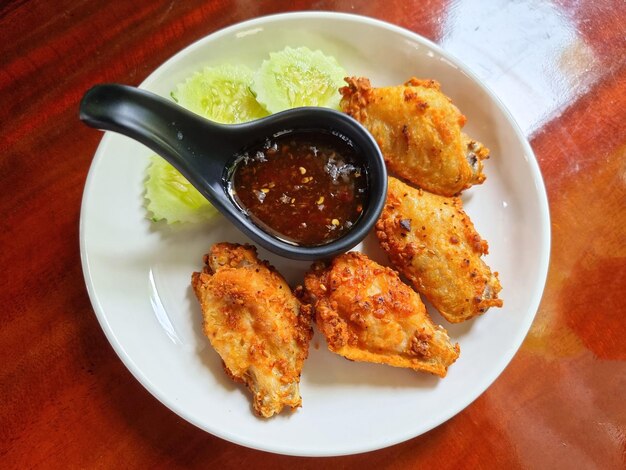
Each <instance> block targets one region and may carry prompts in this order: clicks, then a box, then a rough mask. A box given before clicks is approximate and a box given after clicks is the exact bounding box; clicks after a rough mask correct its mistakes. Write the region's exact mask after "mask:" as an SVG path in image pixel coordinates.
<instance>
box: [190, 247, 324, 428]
mask: <svg viewBox="0 0 626 470" xmlns="http://www.w3.org/2000/svg"><path fill="white" fill-rule="evenodd" d="M204 262H205V263H206V266H205V268H204V272H202V273H193V275H192V279H191V284H192V286H193V289H194V291H195V293H196V296H197V297H198V300H199V301H200V305H201V307H202V314H203V316H204V333H205V335H206V336H207V337H208V338H209V340H210V342H211V345H212V346H213V347H214V348H215V350H216V351H217V353H218V354H219V355H220V357H221V358H222V360H223V362H224V370H225V371H226V373H227V374H228V375H229V376H230V377H231V378H232V379H233V380H235V381H240V382H244V383H245V384H246V385H247V386H248V388H249V389H250V391H251V392H252V395H253V409H254V411H255V412H256V413H257V414H258V415H260V416H263V417H266V418H268V417H270V416H272V415H274V414H276V413H280V411H281V410H282V409H283V407H284V406H290V407H291V408H292V409H295V408H297V407H299V406H300V405H301V403H302V399H301V397H300V391H299V386H298V384H299V382H300V373H301V371H302V365H303V362H304V360H305V359H306V357H307V355H308V351H309V341H310V339H311V335H312V328H311V322H312V320H311V314H310V308H309V307H306V306H305V307H303V306H302V305H301V304H300V301H299V300H298V299H297V298H296V297H295V296H294V295H293V293H292V292H291V289H290V288H289V286H288V285H287V283H286V282H285V280H284V279H283V277H282V276H281V275H280V274H279V273H278V272H277V271H276V270H275V269H274V268H273V267H272V266H270V265H269V264H268V263H267V262H265V261H260V260H259V259H258V258H257V254H256V248H254V247H253V246H249V245H235V244H230V243H218V244H216V245H213V247H212V248H211V251H210V252H209V253H208V254H207V255H205V257H204Z"/></svg>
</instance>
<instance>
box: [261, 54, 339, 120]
mask: <svg viewBox="0 0 626 470" xmlns="http://www.w3.org/2000/svg"><path fill="white" fill-rule="evenodd" d="M345 76H346V72H345V70H344V69H343V68H342V67H341V66H340V65H339V64H338V63H337V60H335V58H334V57H331V56H327V55H324V54H323V53H322V52H321V51H311V50H310V49H308V48H306V47H298V48H296V49H292V48H291V47H286V48H285V49H283V50H282V51H280V52H273V53H270V58H269V59H268V60H265V61H264V62H263V64H261V68H260V69H259V70H258V71H257V72H256V73H255V74H254V80H253V82H252V87H251V88H252V91H253V92H254V94H255V95H256V99H257V101H258V102H259V103H261V104H262V105H263V106H265V108H266V109H267V110H268V111H269V112H270V113H277V112H279V111H283V110H285V109H290V108H296V107H300V106H324V107H328V108H338V107H339V101H340V99H341V96H340V95H339V92H338V89H339V88H340V87H341V86H343V85H345V83H344V82H343V78H344V77H345Z"/></svg>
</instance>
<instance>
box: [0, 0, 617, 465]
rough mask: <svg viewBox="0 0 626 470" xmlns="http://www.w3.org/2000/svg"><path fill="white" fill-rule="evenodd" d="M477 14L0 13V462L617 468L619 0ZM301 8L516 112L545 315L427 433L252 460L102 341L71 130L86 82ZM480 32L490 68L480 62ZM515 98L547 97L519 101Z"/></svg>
mask: <svg viewBox="0 0 626 470" xmlns="http://www.w3.org/2000/svg"><path fill="white" fill-rule="evenodd" d="M489 3H490V2H478V1H476V2H472V1H458V0H449V1H446V0H437V1H425V2H424V1H419V2H418V1H407V0H405V1H389V2H369V1H365V0H355V1H350V2H348V1H317V2H312V1H299V0H291V1H282V0H272V1H266V2H256V1H252V0H243V1H226V0H219V1H218V0H215V1H200V0H193V1H185V2H165V1H161V0H152V1H150V2H148V1H143V0H139V1H136V2H115V3H114V2H104V1H96V0H93V1H77V0H74V1H68V0H58V1H54V2H53V1H50V0H48V1H45V0H40V1H5V2H2V3H1V4H0V39H1V41H0V104H1V106H0V126H1V129H2V133H1V135H2V137H1V138H0V188H2V190H1V197H0V265H1V266H2V270H3V274H2V287H1V288H0V305H1V306H2V313H1V315H0V462H2V463H1V464H0V466H2V467H3V468H30V467H47V468H49V467H60V466H63V467H66V468H67V467H69V468H72V467H87V468H92V467H105V468H109V467H130V468H155V467H165V468H172V467H187V466H193V467H203V468H204V467H216V468H227V467H239V466H242V467H243V466H249V467H251V468H316V467H319V466H336V467H341V468H357V467H359V468H360V467H363V468H394V469H404V468H416V467H417V466H420V467H421V466H423V467H427V466H437V467H443V468H459V467H485V468H490V467H507V468H508V467H514V468H521V467H523V468H581V467H585V468H624V466H626V402H625V397H626V395H625V391H626V340H625V339H624V338H626V308H625V306H624V305H625V304H626V228H625V227H626V125H625V124H624V123H625V122H626V42H625V34H624V33H625V31H626V6H625V5H626V4H625V3H624V2H622V1H620V0H613V1H605V2H593V1H577V2H574V1H569V0H562V1H556V2H553V3H550V4H547V3H545V2H526V3H521V4H520V3H503V4H502V5H499V6H495V5H494V6H490V7H485V4H489ZM307 9H317V10H335V11H344V12H350V13H358V14H363V15H367V16H372V17H376V18H379V19H382V20H386V21H390V22H392V23H395V24H398V25H400V26H403V27H406V28H408V29H410V30H413V31H415V32H417V33H419V34H421V35H424V36H426V37H428V38H430V39H432V40H434V41H435V42H439V43H441V44H442V45H443V46H444V47H446V48H447V49H449V50H451V51H452V52H453V53H457V54H458V55H459V57H460V58H461V60H463V61H464V62H466V63H467V64H468V65H469V66H470V67H472V68H474V69H475V70H477V73H478V74H479V75H480V76H481V77H485V79H486V81H487V83H488V84H490V85H492V86H493V88H494V89H495V91H496V92H497V93H498V94H499V95H500V96H502V97H503V99H504V101H505V103H506V104H508V105H509V106H510V108H511V111H512V112H513V114H514V116H516V117H519V118H521V121H520V124H521V125H522V128H523V129H524V130H525V131H526V132H527V134H528V137H529V140H530V142H531V145H532V146H533V148H534V150H535V152H536V155H537V157H538V159H539V163H540V165H541V169H542V172H543V176H544V179H545V182H546V186H547V190H548V197H549V200H550V210H551V217H552V230H553V248H552V258H551V266H550V273H549V277H548V282H547V286H546V291H545V294H544V297H543V301H542V304H541V307H540V309H539V312H538V314H537V317H536V320H535V322H534V324H533V326H532V328H531V331H530V333H529V335H528V337H527V338H526V340H525V342H524V344H523V346H522V348H521V349H520V351H519V352H518V354H517V355H516V356H515V358H514V359H513V361H512V362H511V364H510V365H509V367H508V368H507V369H506V370H505V371H504V373H503V374H502V375H501V376H500V378H499V379H498V380H497V381H496V382H495V383H494V384H493V385H492V386H491V387H490V388H489V389H488V390H487V391H486V392H485V393H484V394H483V395H482V396H481V397H480V398H479V399H477V400H476V401H475V402H474V403H473V404H472V405H471V406H469V407H468V408H467V409H465V410H464V411H463V412H461V413H460V414H458V415H457V416H456V417H454V418H453V419H451V420H449V421H448V422H446V423H444V424H443V425H441V426H439V427H438V428H435V429H434V430H432V431H431V432H429V433H427V434H425V435H423V436H420V437H418V438H415V439H412V440H410V441H408V442H405V443H403V444H399V445H396V446H393V447H391V448H387V449H383V450H379V451H376V452H371V453H368V454H362V455H355V456H348V457H336V458H330V459H308V458H296V457H286V456H279V455H273V454H268V453H263V452H259V451H254V450H250V449H246V448H243V447H240V446H238V445H235V444H231V443H228V442H225V441H222V440H220V439H218V438H216V437H213V436H211V435H209V434H206V433H204V432H202V431H200V430H198V429H197V428H195V427H194V426H192V425H191V424H188V423H187V422H185V421H184V420H182V419H181V418H179V417H178V416H176V415H175V414H174V413H172V412H170V411H169V410H168V409H166V408H165V407H164V406H162V405H161V404H160V403H158V402H157V401H156V400H155V399H154V398H153V397H152V396H151V395H150V394H149V393H148V392H147V391H146V390H144V389H143V387H142V386H141V385H139V384H138V383H137V382H136V381H135V380H134V379H133V378H132V376H131V375H130V373H129V372H128V371H127V370H126V369H125V367H124V366H123V365H122V363H121V361H120V360H119V359H118V358H117V356H116V355H115V353H114V352H113V350H112V349H111V347H110V346H109V344H108V342H107V340H106V339H105V337H104V335H103V333H102V330H101V329H100V327H99V325H98V323H97V321H96V318H95V316H94V314H93V310H92V307H91V305H90V302H89V299H88V297H87V293H86V289H85V286H84V282H83V277H82V271H81V265H80V258H79V249H78V219H79V214H80V201H81V197H82V191H83V187H84V182H85V177H86V175H87V171H88V168H89V165H90V162H91V159H92V157H93V153H94V151H95V149H96V147H97V145H98V142H99V140H100V135H99V134H98V133H96V132H93V131H91V130H90V129H87V128H86V127H84V126H82V125H80V123H79V122H78V120H77V103H78V101H79V99H80V97H81V96H82V94H83V93H84V92H85V90H86V89H88V88H89V87H90V86H91V85H93V84H95V83H98V82H103V81H116V82H123V83H128V84H139V83H140V82H141V81H142V80H143V79H144V78H145V77H146V76H147V75H148V74H149V73H150V72H151V71H152V70H153V69H154V68H156V67H157V66H158V65H159V64H160V63H162V62H163V61H164V60H165V59H167V58H168V57H170V56H171V55H173V54H174V53H175V52H177V51H178V50H179V49H181V48H183V47H184V46H186V45H188V44H189V43H191V42H192V41H194V40H196V39H198V38H200V37H203V36H205V35H207V34H210V33H211V32H213V31H215V30H217V29H219V28H222V27H224V26H228V25H230V24H233V23H235V22H238V21H242V20H245V19H249V18H252V17H255V16H260V15H264V14H269V13H276V12H284V11H292V10H307ZM544 10H545V11H544ZM538 11H539V12H541V16H540V18H539V20H538V21H535V19H534V18H535V16H536V15H537V14H538V13H537V12H538ZM468 13H470V14H468ZM525 21H526V23H525ZM529 26H531V27H529ZM557 30H558V31H557ZM559 31H560V33H559ZM557 33H558V34H560V35H558V36H557ZM503 34H504V35H505V36H506V37H501V36H498V35H503ZM482 35H487V36H488V37H490V38H491V39H492V40H493V44H490V45H489V47H492V48H493V50H494V51H496V52H497V51H500V52H501V54H500V55H499V56H498V55H497V54H496V53H494V55H490V54H487V53H484V51H483V50H482V49H481V47H482V46H481V44H482V43H483V42H484V41H483V40H482V38H483V37H484V36H482ZM501 39H502V40H501ZM512 46H516V47H519V50H521V51H522V53H521V55H520V56H519V57H516V56H515V54H514V53H513V52H511V50H510V49H507V47H512ZM471 47H474V49H473V51H474V52H475V53H471V52H472V49H471ZM468 48H470V49H468ZM458 51H461V52H463V51H466V54H461V53H459V52H458ZM518 59H519V60H518ZM519 61H522V62H521V63H522V64H526V63H527V62H528V63H530V64H531V65H530V66H528V67H527V66H525V65H524V66H523V67H521V66H519V65H516V64H519V63H520V62H519ZM523 61H526V62H523ZM533 64H534V65H533ZM533 67H535V69H533ZM501 72H502V74H503V75H502V74H501V75H498V73H501ZM502 76H504V77H507V78H510V77H513V78H514V79H517V81H516V80H509V81H506V80H499V79H500V78H501V77H502ZM490 81H491V82H490ZM516 84H517V85H518V88H516ZM523 93H528V96H529V97H530V96H531V95H532V96H539V98H537V99H535V101H534V102H533V101H532V100H531V101H530V104H532V107H531V106H530V105H529V107H528V108H526V109H524V108H523V107H521V106H520V107H518V108H516V106H518V105H517V104H516V103H523V102H524V99H525V97H524V95H523ZM533 93H534V95H533ZM520 94H521V95H520ZM507 96H508V97H509V99H510V100H512V101H511V102H510V103H507V98H506V97H507ZM516 96H517V97H518V98H519V97H520V96H521V97H522V99H521V100H520V99H518V100H517V101H515V99H514V97H516ZM529 99H530V98H529Z"/></svg>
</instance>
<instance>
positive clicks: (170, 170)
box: [145, 155, 218, 224]
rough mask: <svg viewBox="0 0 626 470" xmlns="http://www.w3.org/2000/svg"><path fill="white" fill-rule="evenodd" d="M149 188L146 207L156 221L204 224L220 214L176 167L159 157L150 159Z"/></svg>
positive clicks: (147, 186) (146, 185) (146, 186)
mask: <svg viewBox="0 0 626 470" xmlns="http://www.w3.org/2000/svg"><path fill="white" fill-rule="evenodd" d="M145 188H146V193H145V198H146V200H147V201H146V208H147V209H148V211H149V212H150V213H151V216H150V218H151V219H152V221H154V222H158V221H159V220H165V221H166V222H167V223H168V224H173V223H176V222H201V221H203V220H209V219H211V218H213V217H215V216H216V215H217V214H218V211H217V209H215V208H214V207H213V206H212V205H211V204H210V203H209V201H207V200H206V199H205V198H204V196H202V194H200V193H199V192H198V190H197V189H196V188H194V187H193V186H192V185H191V183H189V182H188V181H187V180H186V179H185V177H184V176H183V175H181V174H180V172H179V171H178V170H176V168H174V167H173V166H172V165H170V164H169V163H168V162H166V161H165V160H164V159H163V158H161V157H159V156H157V155H153V156H152V157H150V165H149V166H148V178H147V179H146V182H145Z"/></svg>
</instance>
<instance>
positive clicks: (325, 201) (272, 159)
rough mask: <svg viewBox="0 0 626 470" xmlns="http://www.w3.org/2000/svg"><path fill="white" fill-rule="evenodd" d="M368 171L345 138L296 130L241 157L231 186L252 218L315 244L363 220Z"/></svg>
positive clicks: (292, 238)
mask: <svg viewBox="0 0 626 470" xmlns="http://www.w3.org/2000/svg"><path fill="white" fill-rule="evenodd" d="M366 187H367V175H366V172H365V168H364V166H363V163H362V160H361V159H360V158H359V155H358V153H357V151H356V149H355V148H354V147H353V146H352V145H351V143H350V142H349V141H348V140H347V139H345V138H344V137H341V136H338V135H335V134H331V133H328V132H323V131H293V132H287V133H284V134H280V135H277V136H274V137H273V138H272V139H267V140H266V141H265V142H263V143H261V144H260V145H258V146H256V147H251V148H248V149H246V151H245V152H243V153H242V154H241V155H238V156H237V161H236V163H235V168H234V172H233V175H232V178H231V181H230V190H231V194H232V196H233V198H234V199H235V201H236V202H237V203H238V204H239V205H240V206H241V207H242V208H243V209H244V210H245V211H246V212H247V213H248V215H249V216H250V217H251V218H252V220H253V221H254V222H255V223H257V225H259V226H261V227H262V228H264V229H269V231H270V232H271V233H274V234H275V235H276V236H277V237H279V238H282V239H283V240H285V241H289V242H292V243H295V244H298V245H305V246H316V245H323V244H326V243H329V242H331V241H333V240H336V239H338V238H340V237H341V236H342V235H344V234H345V233H346V232H347V231H349V230H350V228H351V227H352V225H353V224H354V223H356V221H357V220H358V219H359V217H360V215H361V213H362V212H363V207H364V204H365V199H366V196H367V194H366Z"/></svg>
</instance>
